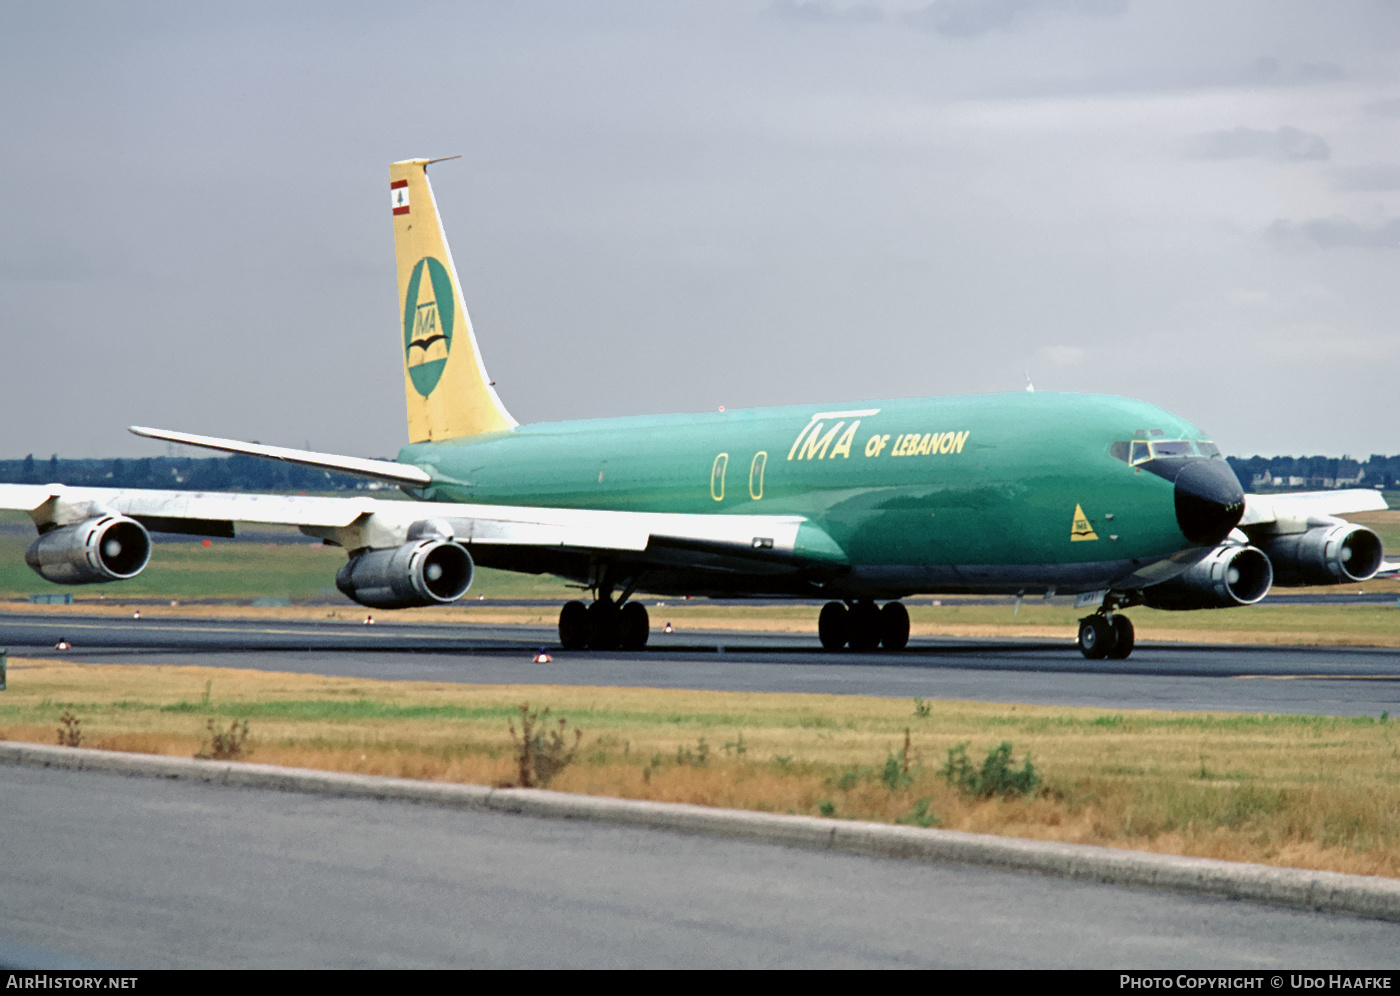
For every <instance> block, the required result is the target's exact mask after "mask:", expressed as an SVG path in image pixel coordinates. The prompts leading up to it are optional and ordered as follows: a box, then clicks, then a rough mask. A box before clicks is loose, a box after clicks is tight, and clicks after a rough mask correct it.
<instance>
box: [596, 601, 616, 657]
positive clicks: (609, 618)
mask: <svg viewBox="0 0 1400 996" xmlns="http://www.w3.org/2000/svg"><path fill="white" fill-rule="evenodd" d="M620 615H621V613H619V612H618V611H617V606H616V605H614V604H613V603H612V602H607V601H604V600H603V599H601V598H600V599H598V601H596V602H594V603H593V604H592V605H590V606H589V607H588V649H589V650H616V649H617V623H618V617H619V616H620Z"/></svg>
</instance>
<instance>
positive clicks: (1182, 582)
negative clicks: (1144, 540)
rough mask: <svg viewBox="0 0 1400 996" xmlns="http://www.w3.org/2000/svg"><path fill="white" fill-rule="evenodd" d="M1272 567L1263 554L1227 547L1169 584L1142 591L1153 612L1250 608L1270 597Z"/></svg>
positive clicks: (1261, 552)
mask: <svg viewBox="0 0 1400 996" xmlns="http://www.w3.org/2000/svg"><path fill="white" fill-rule="evenodd" d="M1273 582H1274V570H1273V565H1272V564H1270V563H1269V558H1268V557H1267V556H1265V555H1264V552H1263V551H1262V550H1258V549H1256V548H1255V547H1252V546H1242V545H1240V544H1235V543H1227V544H1223V545H1221V546H1218V547H1216V548H1215V549H1214V550H1212V551H1211V552H1210V553H1209V554H1208V555H1207V556H1206V557H1205V559H1204V560H1201V561H1199V562H1198V563H1196V564H1195V565H1194V566H1192V567H1191V568H1189V569H1188V570H1187V571H1185V572H1184V573H1182V574H1178V575H1177V576H1176V577H1174V578H1172V579H1171V580H1170V581H1163V582H1162V583H1161V584H1154V585H1153V586H1152V587H1150V588H1144V589H1143V591H1142V600H1143V602H1144V604H1146V605H1150V606H1151V607H1152V608H1154V609H1228V608H1234V607H1235V606H1238V605H1253V604H1254V603H1255V602H1257V601H1259V600H1260V599H1262V598H1263V597H1264V596H1265V595H1267V594H1268V593H1269V587H1270V585H1272V584H1273Z"/></svg>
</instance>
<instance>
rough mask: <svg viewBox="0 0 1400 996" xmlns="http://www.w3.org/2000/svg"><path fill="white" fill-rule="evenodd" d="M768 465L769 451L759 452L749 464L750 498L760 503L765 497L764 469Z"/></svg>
mask: <svg viewBox="0 0 1400 996" xmlns="http://www.w3.org/2000/svg"><path fill="white" fill-rule="evenodd" d="M767 465H768V451H767V450H759V451H758V452H757V453H755V454H754V455H753V463H751V464H749V497H750V498H752V499H753V500H754V501H758V500H759V499H760V498H762V497H763V468H764V467H766V466H767Z"/></svg>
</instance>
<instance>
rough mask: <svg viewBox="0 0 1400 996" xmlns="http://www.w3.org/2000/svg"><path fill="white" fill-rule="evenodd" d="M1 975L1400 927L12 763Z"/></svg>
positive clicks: (980, 961) (1364, 942) (1066, 960)
mask: <svg viewBox="0 0 1400 996" xmlns="http://www.w3.org/2000/svg"><path fill="white" fill-rule="evenodd" d="M0 798H3V799H4V800H5V803H4V805H3V806H0V839H3V840H4V841H5V854H6V860H5V861H4V862H3V863H0V967H29V968H36V967H39V968H42V967H78V966H92V967H104V968H105V967H113V968H117V967H122V968H125V967H132V968H162V967H200V968H217V967H260V968H292V967H305V968H314V967H342V968H349V967H377V968H389V967H405V966H413V967H425V968H426V967H448V968H466V967H473V968H507V967H508V968H562V967H573V968H617V967H636V968H646V967H667V968H705V967H727V968H736V967H750V968H758V967H762V968H786V967H833V968H834V967H842V968H873V967H888V968H893V967H910V968H945V967H946V968H954V967H964V968H1061V967H1065V968H1067V967H1100V968H1109V967H1132V968H1153V967H1170V968H1207V967H1210V968H1224V967H1235V968H1249V969H1258V970H1260V971H1261V972H1263V971H1267V970H1271V969H1277V970H1284V969H1298V968H1317V969H1322V968H1345V969H1361V968H1397V967H1400V925H1397V924H1394V923H1385V922H1380V921H1374V920H1362V919H1358V918H1353V917H1346V916H1335V915H1327V914H1318V913H1305V912H1299V911H1293V910H1286V909H1279V908H1273V907H1268V906H1261V905H1253V904H1250V903H1242V902H1232V901H1228V900H1219V899H1210V898H1203V897H1198V896H1185V895H1177V894H1173V893H1162V892H1154V891H1150V890H1144V889H1130V888H1123V887H1119V886H1104V885H1096V884H1091V883H1085V882H1074V881H1068V880H1063V879H1056V878H1046V877H1039V876H1034V875H1019V874H1014V873H1009V872H1002V871H995V870H990V869H985V868H976V867H969V866H961V865H940V864H931V863H930V864H925V863H920V862H913V861H900V860H891V859H881V858H868V857H862V856H859V855H849V854H840V853H833V852H820V851H807V850H800V849H795V848H786V847H777V846H772V845H763V844H754V843H748V842H743V841H735V840H725V839H716V838H708V837H696V836H689V835H685V834H679V833H663V832H654V831H647V830H640V829H632V828H626V827H614V826H601V825H595V824H588V823H579V822H574V821H567V820H546V819H536V818H532V817H521V816H510V815H503V814H497V813H476V812H469V811H458V810H446V809H438V808H435V807H431V806H419V805H413V804H405V803H392V802H376V801H372V800H360V799H330V798H321V797H315V796H305V795H298V794H294V793H283V792H277V791H269V790H258V789H233V788H222V787H215V786H206V785H196V784H191V783H188V782H167V781H163V780H159V779H146V778H127V777H122V776H119V775H109V774H101V773H92V772H72V771H57V770H42V769H33V768H0Z"/></svg>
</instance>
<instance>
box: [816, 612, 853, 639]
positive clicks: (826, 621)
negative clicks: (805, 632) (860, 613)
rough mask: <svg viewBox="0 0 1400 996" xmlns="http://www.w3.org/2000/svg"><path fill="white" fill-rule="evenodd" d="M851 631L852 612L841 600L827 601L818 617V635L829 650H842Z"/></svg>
mask: <svg viewBox="0 0 1400 996" xmlns="http://www.w3.org/2000/svg"><path fill="white" fill-rule="evenodd" d="M850 633H851V613H850V612H849V611H848V610H847V609H846V606H844V605H842V604H841V603H840V602H827V603H826V604H825V605H823V606H822V614H821V615H820V616H818V617H817V635H818V636H820V637H821V640H822V646H823V647H825V648H826V649H827V650H840V649H841V648H842V647H844V646H845V645H846V640H847V638H848V637H849V636H850Z"/></svg>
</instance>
